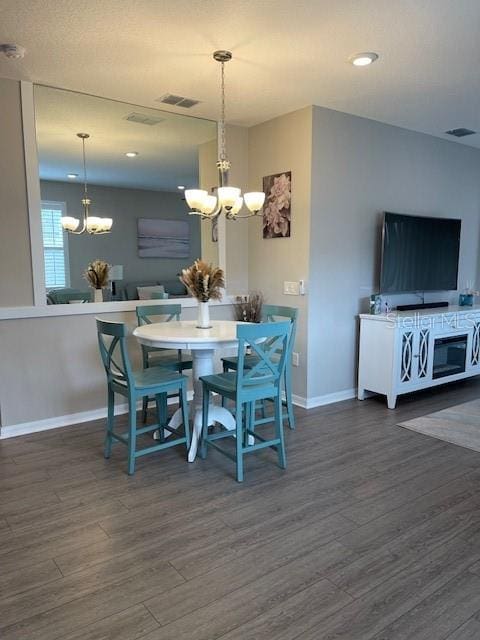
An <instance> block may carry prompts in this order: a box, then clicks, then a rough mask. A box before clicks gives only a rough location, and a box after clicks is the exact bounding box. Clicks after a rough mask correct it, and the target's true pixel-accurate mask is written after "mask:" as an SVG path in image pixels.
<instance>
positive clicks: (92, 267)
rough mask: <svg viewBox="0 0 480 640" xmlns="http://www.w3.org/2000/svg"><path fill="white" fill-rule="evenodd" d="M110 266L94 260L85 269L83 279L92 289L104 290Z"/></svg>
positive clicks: (102, 261) (103, 261)
mask: <svg viewBox="0 0 480 640" xmlns="http://www.w3.org/2000/svg"><path fill="white" fill-rule="evenodd" d="M109 274H110V265H109V264H108V262H105V260H98V259H97V260H94V261H93V262H90V264H89V265H88V267H87V268H86V270H85V272H84V274H83V277H84V278H85V280H86V281H87V282H88V284H89V285H90V286H91V287H92V289H105V288H106V287H107V285H108V278H109Z"/></svg>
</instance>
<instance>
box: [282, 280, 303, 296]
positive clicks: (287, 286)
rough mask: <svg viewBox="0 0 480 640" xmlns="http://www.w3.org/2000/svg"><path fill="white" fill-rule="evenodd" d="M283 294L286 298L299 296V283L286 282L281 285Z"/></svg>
mask: <svg viewBox="0 0 480 640" xmlns="http://www.w3.org/2000/svg"><path fill="white" fill-rule="evenodd" d="M283 293H284V294H285V295H286V296H299V295H300V283H299V282H287V281H285V282H284V283H283Z"/></svg>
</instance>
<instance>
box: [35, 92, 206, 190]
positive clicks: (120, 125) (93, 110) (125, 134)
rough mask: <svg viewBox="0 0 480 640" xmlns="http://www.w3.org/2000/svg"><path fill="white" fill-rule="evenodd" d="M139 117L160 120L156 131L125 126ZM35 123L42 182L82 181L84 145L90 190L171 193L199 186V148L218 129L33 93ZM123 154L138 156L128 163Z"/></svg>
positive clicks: (88, 99) (106, 103)
mask: <svg viewBox="0 0 480 640" xmlns="http://www.w3.org/2000/svg"><path fill="white" fill-rule="evenodd" d="M132 113H137V114H142V115H146V116H154V117H157V118H158V117H160V118H162V121H161V122H159V123H158V124H154V125H151V126H149V125H145V124H139V123H137V122H130V121H128V120H126V119H125V118H126V116H128V115H130V114H132ZM35 119H36V130H37V145H38V155H39V164H40V177H41V178H42V179H44V180H61V181H66V180H67V173H77V174H79V177H78V180H77V181H79V182H81V181H82V177H83V165H82V143H81V140H80V139H79V138H78V137H77V135H76V134H77V133H80V132H83V133H89V134H90V138H89V139H88V140H87V141H86V157H87V177H88V182H90V183H93V184H101V185H109V186H117V187H130V188H138V189H154V190H164V191H172V190H176V188H177V185H185V186H187V187H192V186H196V185H197V184H198V146H199V145H200V144H202V143H204V142H207V141H209V140H212V139H214V138H215V137H216V128H217V127H216V123H215V122H213V121H211V120H203V119H199V118H192V117H187V116H184V115H177V114H174V113H168V112H166V111H160V110H154V109H147V108H144V107H137V106H133V105H130V104H125V103H123V102H115V101H112V100H105V99H102V98H97V97H94V96H89V95H85V94H80V93H75V92H72V91H62V90H58V89H52V88H49V87H44V86H38V85H37V86H36V87H35ZM127 151H137V152H138V154H139V155H138V156H137V157H135V158H128V157H126V156H125V153H126V152H127Z"/></svg>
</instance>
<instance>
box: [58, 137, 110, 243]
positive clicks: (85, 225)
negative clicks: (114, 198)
mask: <svg viewBox="0 0 480 640" xmlns="http://www.w3.org/2000/svg"><path fill="white" fill-rule="evenodd" d="M77 137H78V138H80V139H81V141H82V149H83V198H82V206H83V221H82V227H81V229H79V228H78V227H79V226H80V220H79V219H78V218H72V217H71V216H64V217H63V218H62V220H61V222H62V227H63V228H64V230H65V231H68V232H69V233H76V234H77V235H78V234H80V233H84V232H85V231H86V232H87V233H91V234H99V233H110V229H111V228H112V224H113V220H112V218H98V217H97V216H91V215H90V205H91V204H92V201H91V200H90V198H89V197H88V187H87V163H86V160H85V140H87V138H89V137H90V134H88V133H77Z"/></svg>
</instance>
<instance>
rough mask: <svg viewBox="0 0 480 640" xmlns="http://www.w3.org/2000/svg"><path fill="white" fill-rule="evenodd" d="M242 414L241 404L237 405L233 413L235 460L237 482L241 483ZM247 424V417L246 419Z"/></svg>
mask: <svg viewBox="0 0 480 640" xmlns="http://www.w3.org/2000/svg"><path fill="white" fill-rule="evenodd" d="M242 413H243V405H242V404H241V403H239V404H237V408H236V412H235V423H236V435H237V437H236V442H235V446H236V460H237V482H243V449H242V445H243V437H242V436H243V434H242V430H243V421H242ZM247 422H248V417H247Z"/></svg>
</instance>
